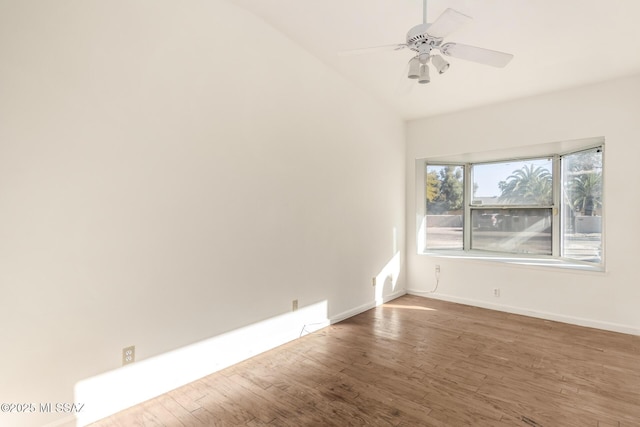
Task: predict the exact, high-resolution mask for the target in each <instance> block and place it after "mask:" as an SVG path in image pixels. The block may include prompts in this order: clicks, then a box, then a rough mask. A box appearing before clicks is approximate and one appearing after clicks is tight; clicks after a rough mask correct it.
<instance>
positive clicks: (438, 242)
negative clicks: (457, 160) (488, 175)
mask: <svg viewBox="0 0 640 427" xmlns="http://www.w3.org/2000/svg"><path fill="white" fill-rule="evenodd" d="M425 188H426V193H425V197H426V200H427V236H426V237H427V240H426V247H427V248H429V249H462V248H463V247H464V238H463V237H464V236H463V235H462V230H463V228H462V225H463V216H464V166H462V165H427V178H426V185H425Z"/></svg>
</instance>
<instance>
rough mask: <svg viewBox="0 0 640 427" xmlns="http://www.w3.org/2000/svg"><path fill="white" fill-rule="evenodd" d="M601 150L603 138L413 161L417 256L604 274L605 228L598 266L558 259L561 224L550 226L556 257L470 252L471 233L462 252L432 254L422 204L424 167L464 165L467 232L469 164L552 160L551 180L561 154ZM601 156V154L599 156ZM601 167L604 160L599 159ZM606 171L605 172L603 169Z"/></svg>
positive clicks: (557, 192) (557, 186) (557, 184)
mask: <svg viewBox="0 0 640 427" xmlns="http://www.w3.org/2000/svg"><path fill="white" fill-rule="evenodd" d="M599 147H602V148H604V137H597V138H589V139H580V140H574V141H561V142H553V143H547V144H539V145H535V146H527V147H519V148H515V149H508V150H496V151H490V152H479V153H466V154H461V155H454V156H438V157H429V158H422V159H416V161H415V167H416V169H415V171H416V173H415V175H416V186H415V188H416V250H417V253H418V255H423V256H431V257H439V258H457V259H470V260H481V261H491V262H500V263H506V264H515V265H525V266H533V267H553V268H565V269H572V270H581V271H592V272H605V271H606V259H605V254H606V251H605V250H604V247H605V224H604V221H603V224H602V247H603V250H602V262H601V263H599V264H594V263H588V262H583V261H578V260H574V259H570V258H562V257H561V256H559V254H560V253H561V247H560V246H561V240H562V238H561V236H560V234H561V233H560V230H561V228H560V227H561V221H560V219H558V220H557V221H553V222H552V227H553V228H552V251H553V253H554V254H558V255H550V256H549V255H526V254H524V255H523V254H509V253H495V252H487V251H480V250H472V249H468V248H470V243H471V242H470V239H471V233H468V232H465V233H464V234H463V235H464V247H465V248H467V249H464V250H455V249H454V250H445V249H443V250H432V249H427V248H426V239H425V235H426V203H424V197H425V196H424V195H425V191H426V188H425V185H426V165H427V163H429V164H438V165H447V164H451V165H467V166H466V167H465V169H464V170H465V176H464V179H465V186H464V199H465V208H464V209H465V215H464V227H465V230H468V229H469V228H468V227H470V226H471V205H470V203H468V200H471V199H470V198H469V197H471V194H469V193H470V191H471V186H470V185H467V183H468V182H471V181H470V179H471V176H470V175H471V170H470V169H471V168H470V167H468V165H469V164H471V163H489V162H501V161H507V160H521V159H530V158H535V157H553V174H554V176H557V177H559V176H560V172H561V171H560V169H561V166H560V161H559V160H560V157H562V156H563V155H565V154H571V153H574V152H578V151H584V150H589V149H594V148H599ZM603 156H604V152H603ZM603 163H604V157H603ZM605 169H606V168H605ZM605 169H603V185H604V180H605V177H604V175H605V173H606V172H605ZM561 192H562V182H561V179H554V192H553V194H554V196H553V197H554V200H553V203H554V207H553V215H554V216H557V215H558V206H560V201H561V194H562V193H561ZM605 195H606V191H605V194H603V208H602V209H603V213H602V217H603V218H604V217H605V211H606V203H605V201H604V198H605Z"/></svg>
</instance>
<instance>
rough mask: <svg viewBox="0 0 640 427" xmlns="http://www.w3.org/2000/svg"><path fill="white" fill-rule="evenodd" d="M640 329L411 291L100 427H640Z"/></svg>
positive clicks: (167, 395) (162, 397)
mask: <svg viewBox="0 0 640 427" xmlns="http://www.w3.org/2000/svg"><path fill="white" fill-rule="evenodd" d="M639 367H640V337H638V336H632V335H624V334H617V333H612V332H607V331H600V330H596V329H590V328H581V327H578V326H574V325H566V324H562V323H557V322H551V321H547V320H540V319H533V318H529V317H524V316H518V315H514V314H510V313H502V312H496V311H490V310H485V309H481V308H477V307H470V306H464V305H460V304H453V303H448V302H444V301H438V300H432V299H427V298H420V297H415V296H408V295H407V296H403V297H401V298H398V299H396V300H394V301H392V302H390V303H388V304H385V305H383V306H380V307H377V308H375V309H372V310H369V311H366V312H364V313H362V314H360V315H358V316H354V317H352V318H350V319H347V320H345V321H343V322H341V323H337V324H335V325H332V326H329V327H327V328H324V329H322V330H320V331H317V332H315V333H313V334H309V335H306V336H304V337H302V338H300V339H298V340H295V341H293V342H290V343H288V344H285V345H283V346H281V347H278V348H276V349H274V350H271V351H269V352H266V353H263V354H261V355H258V356H256V357H254V358H252V359H249V360H246V361H244V362H241V363H239V364H237V365H234V366H232V367H230V368H228V369H225V370H223V371H220V372H217V373H214V374H212V375H209V376H207V377H205V378H202V379H200V380H198V381H195V382H193V383H191V384H188V385H186V386H184V387H181V388H179V389H176V390H173V391H171V392H169V393H167V394H166V395H163V396H160V397H158V398H156V399H152V400H150V401H148V402H145V403H143V404H141V405H138V406H136V407H134V408H131V409H128V410H126V411H123V412H121V413H119V414H115V415H113V416H112V417H109V418H107V419H105V420H103V421H100V422H98V423H95V424H94V427H119V426H127V427H130V426H134V427H136V426H138V427H147V426H149V427H158V426H165V427H197V426H238V425H242V426H253V427H255V426H265V425H268V426H295V427H300V426H340V427H342V426H350V425H368V426H371V425H372V426H384V425H388V426H397V427H401V426H433V427H445V426H446V427H450V426H474V427H476V426H491V427H500V426H522V427H555V426H561V427H564V426H568V427H572V426H576V427H585V426H594V427H597V426H602V427H610V426H617V427H620V426H634V427H638V426H640V369H639Z"/></svg>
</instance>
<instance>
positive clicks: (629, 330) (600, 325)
mask: <svg viewBox="0 0 640 427" xmlns="http://www.w3.org/2000/svg"><path fill="white" fill-rule="evenodd" d="M407 293H408V294H409V295H416V296H421V297H426V298H433V299H439V300H443V301H449V302H456V303H459V304H465V305H471V306H474V307H481V308H487V309H489V310H496V311H503V312H506V313H513V314H520V315H523V316H529V317H536V318H539V319H545V320H553V321H555V322H562V323H568V324H571V325H577V326H585V327H587V328H595V329H602V330H605V331H612V332H620V333H623V334H629V335H640V329H638V328H634V327H632V326H627V325H622V324H618V323H611V322H603V321H599V320H593V319H585V318H581V317H574V316H566V315H563V314H557V313H549V312H545V311H537V310H531V309H527V308H522V307H513V306H510V305H503V304H493V303H490V302H486V301H482V300H475V299H470V298H461V297H457V296H453V295H444V294H434V293H430V292H426V291H418V290H413V289H408V290H407Z"/></svg>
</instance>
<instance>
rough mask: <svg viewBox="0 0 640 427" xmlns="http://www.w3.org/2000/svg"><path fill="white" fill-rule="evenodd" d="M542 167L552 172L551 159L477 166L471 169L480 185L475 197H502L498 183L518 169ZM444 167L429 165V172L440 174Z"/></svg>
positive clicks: (473, 176)
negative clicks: (532, 166)
mask: <svg viewBox="0 0 640 427" xmlns="http://www.w3.org/2000/svg"><path fill="white" fill-rule="evenodd" d="M531 164H533V165H534V166H536V167H537V166H542V167H543V168H545V169H547V170H548V171H549V172H551V159H533V160H513V161H510V162H500V163H483V164H475V165H473V167H472V169H471V171H472V172H471V173H472V177H471V179H472V180H473V182H474V183H476V184H477V185H478V189H477V190H476V192H475V194H474V196H475V197H494V196H495V197H498V196H500V189H499V188H498V183H499V182H500V181H505V180H506V179H507V177H508V176H509V175H511V174H512V173H513V171H516V170H518V169H521V168H522V167H524V166H525V165H527V166H528V165H531ZM442 168H443V166H435V165H429V166H427V172H431V171H436V172H439V171H440V169H442Z"/></svg>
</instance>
